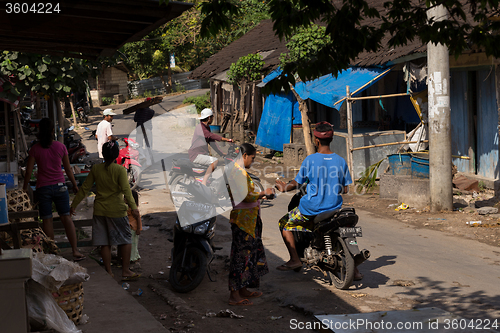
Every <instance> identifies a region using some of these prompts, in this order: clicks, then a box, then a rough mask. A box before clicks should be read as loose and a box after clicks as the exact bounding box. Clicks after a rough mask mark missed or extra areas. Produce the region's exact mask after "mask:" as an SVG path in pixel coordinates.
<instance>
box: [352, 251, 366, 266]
mask: <svg viewBox="0 0 500 333" xmlns="http://www.w3.org/2000/svg"><path fill="white" fill-rule="evenodd" d="M368 258H370V251H368V250H362V251H361V252H360V253H359V254H356V255H355V256H354V265H355V266H356V267H357V266H359V265H361V264H362V263H363V262H364V261H365V260H366V259H368Z"/></svg>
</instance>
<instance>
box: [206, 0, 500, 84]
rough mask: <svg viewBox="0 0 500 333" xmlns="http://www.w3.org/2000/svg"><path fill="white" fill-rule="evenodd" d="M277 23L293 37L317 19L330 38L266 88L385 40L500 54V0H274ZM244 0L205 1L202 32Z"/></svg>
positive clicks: (218, 25) (342, 62)
mask: <svg viewBox="0 0 500 333" xmlns="http://www.w3.org/2000/svg"><path fill="white" fill-rule="evenodd" d="M267 3H268V5H269V13H270V15H271V19H272V20H273V29H274V31H275V33H276V34H277V36H279V38H280V39H287V40H288V39H290V38H292V36H294V35H295V34H296V33H297V32H300V29H302V28H304V27H309V26H311V24H312V22H314V23H318V24H320V25H324V26H325V33H326V35H328V36H329V38H330V41H329V42H328V43H327V44H326V45H325V46H324V47H322V48H321V49H319V50H318V52H317V53H316V54H315V55H314V57H313V58H312V59H311V61H309V62H307V64H304V62H302V61H301V59H300V58H299V59H296V60H292V61H290V62H287V63H286V65H285V66H284V67H283V68H282V69H283V73H284V74H285V75H282V76H281V77H280V78H279V79H278V80H273V81H272V82H271V84H268V85H267V86H266V88H271V89H272V90H279V89H281V88H282V87H283V88H285V89H288V86H289V83H292V84H294V83H295V78H294V75H290V74H295V73H297V74H298V76H299V77H300V79H301V80H303V81H306V80H310V79H314V78H317V77H319V76H321V75H324V74H327V73H333V74H336V73H338V72H340V71H341V70H343V69H346V68H348V67H349V65H350V64H351V63H352V61H353V60H354V59H356V57H357V56H358V55H359V54H360V53H362V52H375V51H378V50H380V49H381V47H382V46H384V47H388V48H389V49H390V48H393V47H397V46H404V45H407V44H408V43H411V42H413V41H416V40H420V41H421V42H422V43H423V44H426V43H429V42H432V43H441V44H444V45H446V46H447V47H448V48H449V51H450V54H452V55H455V56H458V55H460V54H461V53H462V52H463V51H465V50H467V49H470V48H477V49H480V50H482V51H484V52H485V53H486V55H488V56H494V57H500V48H499V47H498V45H500V35H499V34H498V31H499V30H500V20H498V16H499V2H498V0H441V1H436V0H426V1H423V0H387V1H385V2H384V1H380V2H375V1H370V2H368V1H367V0H340V1H331V0H269V1H268V2H267ZM441 4H442V5H443V6H445V8H446V9H447V10H448V12H449V18H445V19H444V20H441V21H439V22H438V21H436V20H435V19H428V18H427V12H428V10H429V8H432V7H434V6H437V5H441ZM238 8H239V4H238V3H237V2H233V1H231V0H212V1H209V2H206V3H203V4H202V12H204V13H210V15H206V16H205V17H204V20H203V22H202V27H204V29H205V30H203V31H201V34H202V35H210V34H212V35H213V34H214V33H219V32H220V31H222V29H224V28H226V26H227V25H226V24H225V18H224V17H223V16H225V17H229V18H230V17H231V15H232V13H233V12H234V11H237V10H238Z"/></svg>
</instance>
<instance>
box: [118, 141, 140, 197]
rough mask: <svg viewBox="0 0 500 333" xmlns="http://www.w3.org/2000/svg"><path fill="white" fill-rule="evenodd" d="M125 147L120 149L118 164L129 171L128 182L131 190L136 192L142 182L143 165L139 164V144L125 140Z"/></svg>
mask: <svg viewBox="0 0 500 333" xmlns="http://www.w3.org/2000/svg"><path fill="white" fill-rule="evenodd" d="M122 140H123V142H125V146H124V147H123V148H121V149H120V153H119V155H118V158H117V159H116V163H117V164H119V165H122V166H123V167H125V169H127V177H128V182H129V184H130V189H131V190H134V189H135V188H137V186H138V185H139V182H140V181H141V168H142V166H141V164H140V163H139V151H138V150H137V149H139V144H138V143H137V142H136V141H135V140H134V139H130V138H123V139H122Z"/></svg>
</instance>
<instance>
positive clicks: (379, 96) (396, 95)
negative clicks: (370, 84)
mask: <svg viewBox="0 0 500 333" xmlns="http://www.w3.org/2000/svg"><path fill="white" fill-rule="evenodd" d="M400 96H410V94H408V93H399V94H390V95H378V96H365V97H351V100H353V101H359V100H362V99H377V98H389V97H400ZM345 100H346V98H345V97H344V98H342V99H341V100H340V101H337V102H336V103H335V104H333V106H335V105H337V104H339V103H340V102H342V101H345Z"/></svg>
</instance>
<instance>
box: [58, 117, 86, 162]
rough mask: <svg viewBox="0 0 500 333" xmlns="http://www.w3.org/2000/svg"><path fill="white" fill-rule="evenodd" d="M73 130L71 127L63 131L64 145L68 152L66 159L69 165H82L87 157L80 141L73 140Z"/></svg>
mask: <svg viewBox="0 0 500 333" xmlns="http://www.w3.org/2000/svg"><path fill="white" fill-rule="evenodd" d="M74 129H75V127H74V126H71V127H69V128H67V129H65V130H64V132H63V137H64V145H65V146H66V149H67V150H68V158H69V162H70V163H83V162H84V160H85V159H86V158H88V157H89V154H88V153H87V149H86V147H85V145H84V144H83V143H82V140H81V139H75V133H71V132H72V131H73V130H74Z"/></svg>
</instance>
